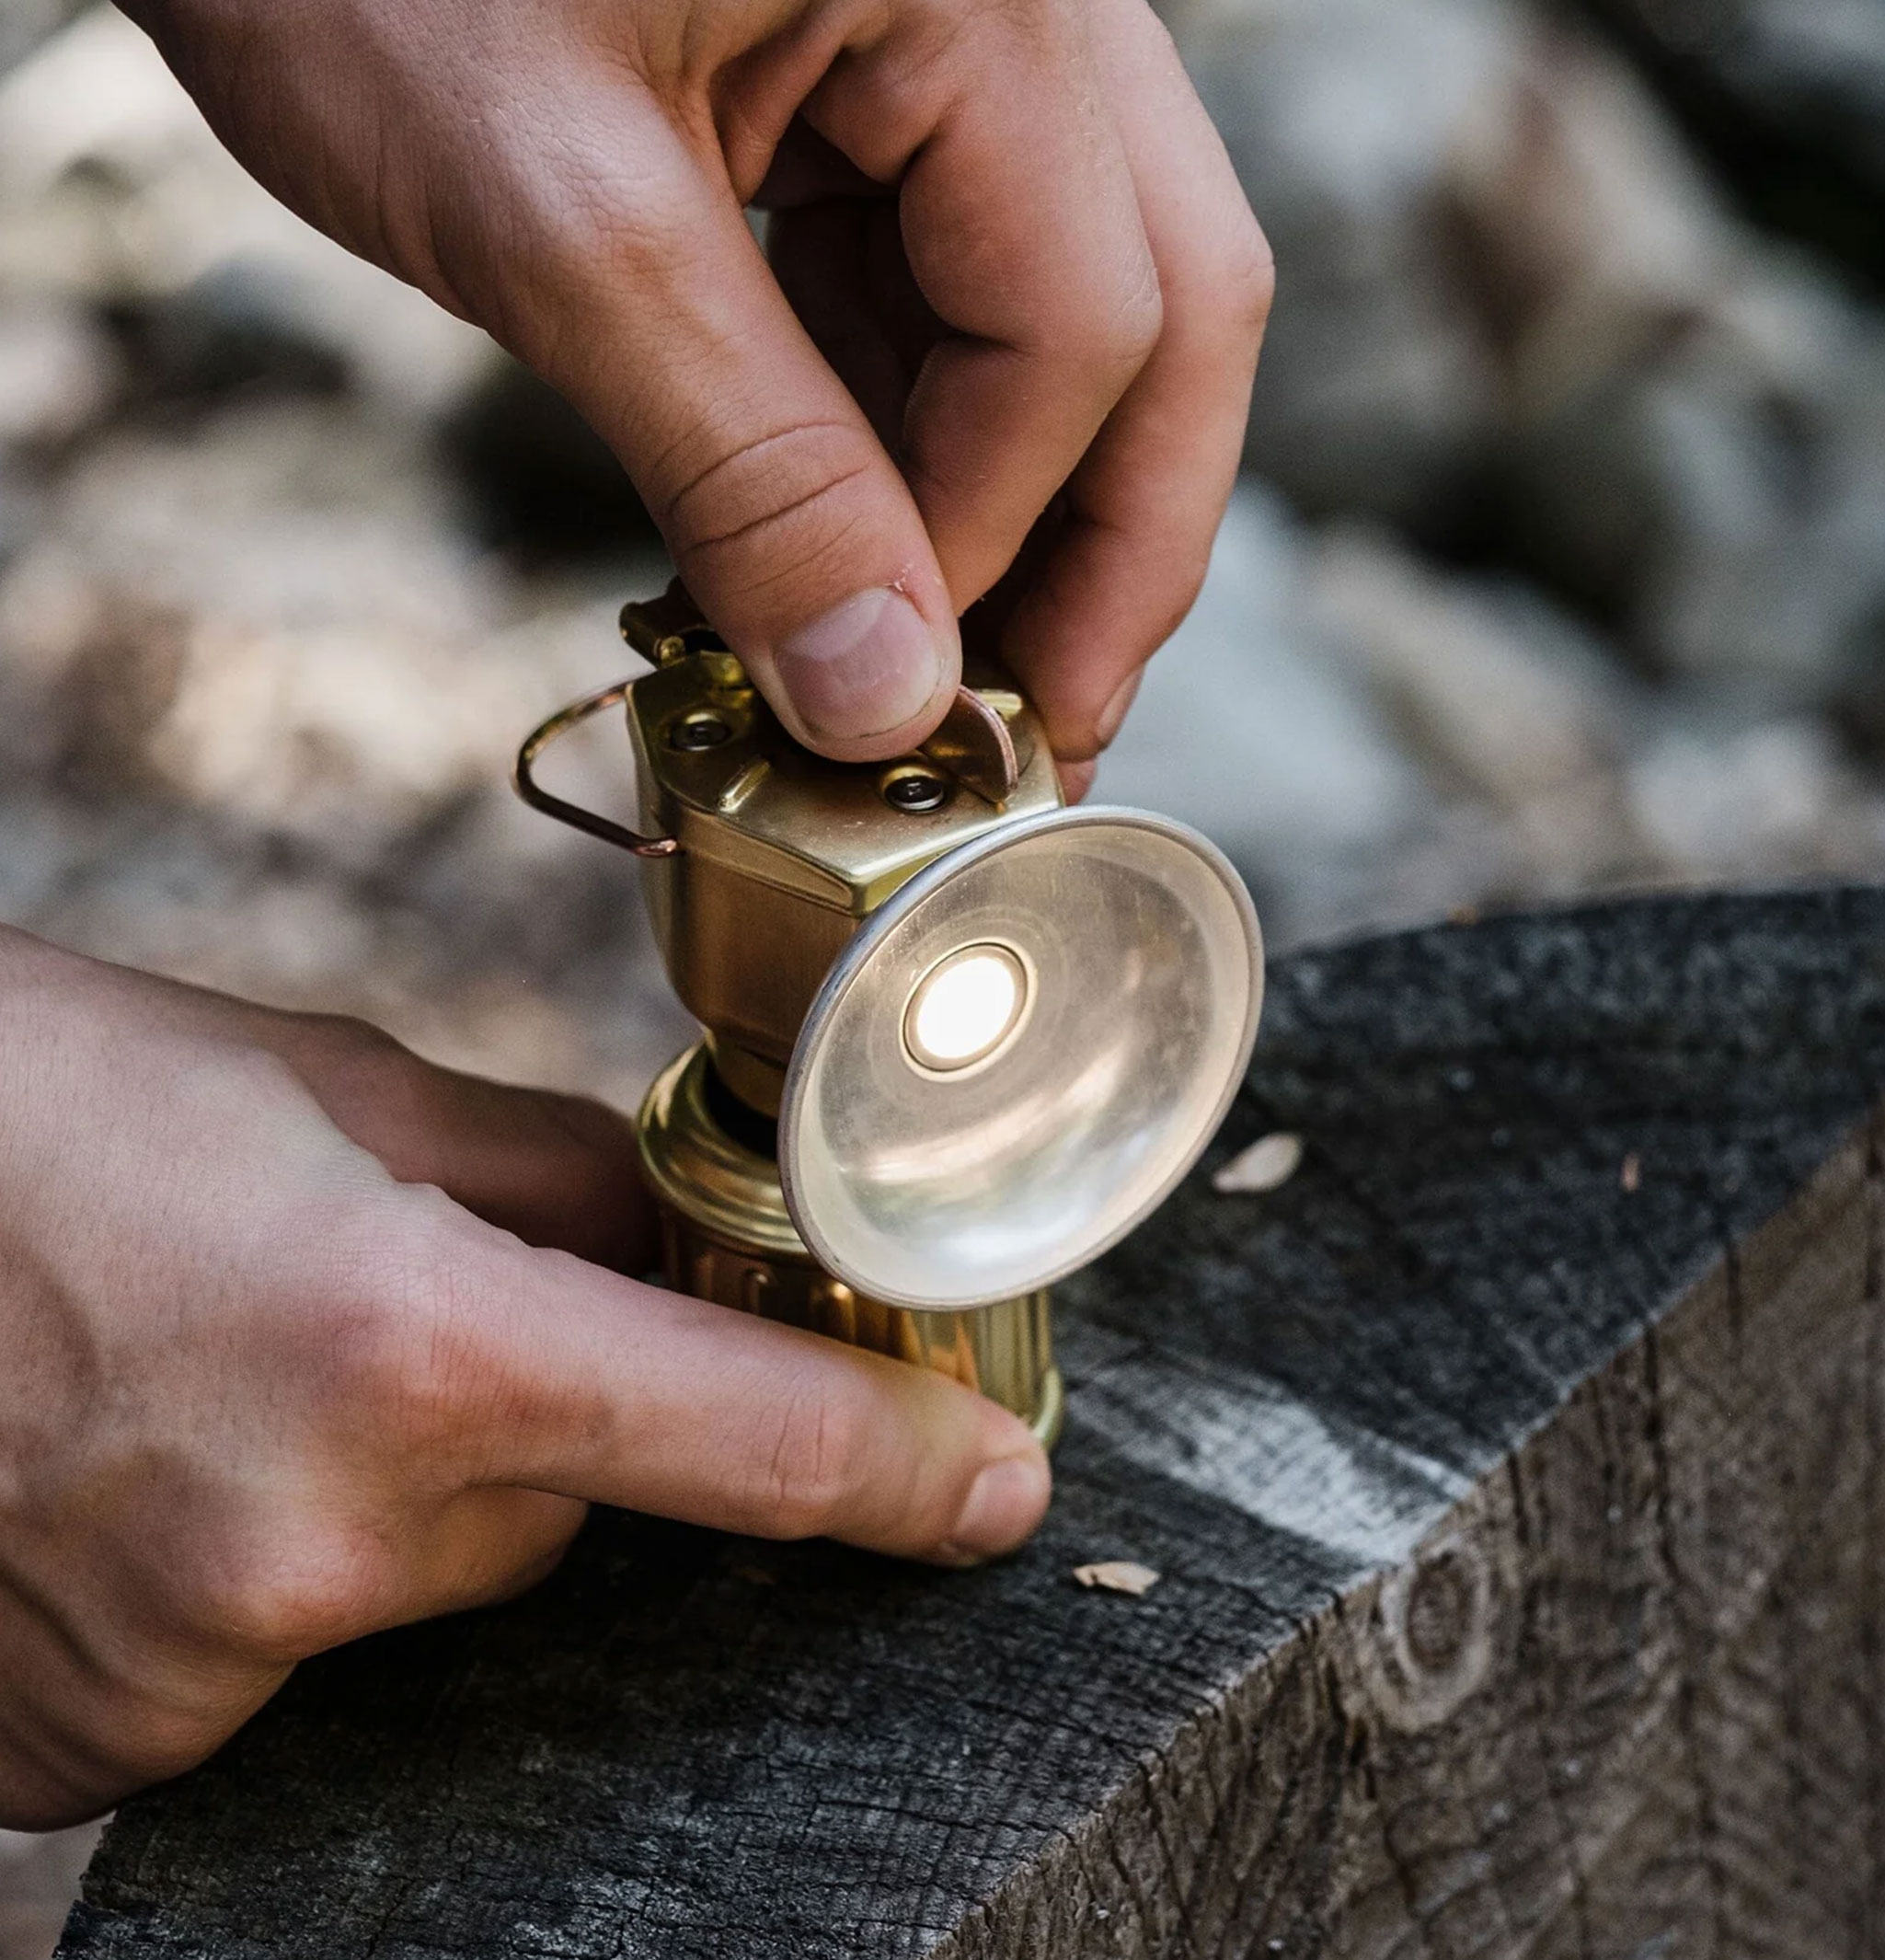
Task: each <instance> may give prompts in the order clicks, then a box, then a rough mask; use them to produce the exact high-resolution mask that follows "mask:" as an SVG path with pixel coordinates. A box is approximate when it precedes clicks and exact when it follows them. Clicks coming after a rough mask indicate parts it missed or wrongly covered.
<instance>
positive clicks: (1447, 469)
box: [1169, 0, 1885, 721]
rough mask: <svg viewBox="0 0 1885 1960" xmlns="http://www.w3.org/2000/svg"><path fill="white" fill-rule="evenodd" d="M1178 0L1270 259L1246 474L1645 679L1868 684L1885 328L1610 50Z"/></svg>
mask: <svg viewBox="0 0 1885 1960" xmlns="http://www.w3.org/2000/svg"><path fill="white" fill-rule="evenodd" d="M1169 11H1170V17H1171V22H1172V25H1173V28H1174V30H1175V32H1176V35H1177V38H1178V42H1179V46H1180V50H1181V52H1183V53H1184V54H1185V56H1186V58H1187V60H1188V62H1189V63H1190V65H1191V67H1192V69H1193V72H1194V73H1195V74H1196V75H1197V77H1198V80H1199V84H1200V86H1201V91H1202V93H1203V95H1204V96H1205V98H1206V100H1207V102H1208V103H1209V105H1210V106H1211V107H1212V109H1213V112H1214V113H1215V114H1216V115H1217V116H1218V118H1219V119H1220V122H1221V125H1222V126H1223V128H1224V133H1225V138H1226V141H1227V143H1228V144H1229V147H1230V150H1231V153H1232V156H1233V157H1234V158H1235V160H1236V163H1237V166H1238V167H1239V169H1240V171H1241V172H1242V175H1243V178H1244V181H1245V184H1246V187H1247V190H1248V191H1249V193H1250V195H1251V199H1252V202H1253V203H1254V204H1255V205H1256V207H1257V210H1258V212H1259V215H1260V216H1261V217H1262V218H1263V219H1264V221H1265V223H1266V224H1267V225H1269V227H1270V231H1271V234H1272V236H1273V237H1274V239H1275V241H1276V244H1277V247H1278V258H1279V265H1280V300H1279V306H1278V311H1277V321H1276V326H1275V329H1274V334H1273V339H1272V341H1271V345H1270V350H1269V352H1268V353H1267V354H1266V359H1265V368H1264V373H1263V374H1262V375H1261V376H1260V377H1259V386H1258V405H1257V411H1256V414H1255V416H1254V418H1253V421H1252V432H1251V442H1250V449H1249V456H1250V459H1251V461H1252V462H1253V464H1254V465H1255V466H1256V467H1258V468H1259V469H1261V470H1263V471H1264V472H1265V473H1267V474H1269V475H1270V476H1272V477H1273V478H1275V479H1276V480H1277V481H1278V482H1280V483H1281V484H1282V487H1283V488H1284V489H1285V490H1287V491H1288V493H1289V494H1290V496H1291V497H1292V498H1293V500H1294V501H1296V502H1298V503H1300V504H1302V505H1304V506H1305V507H1306V508H1307V509H1309V510H1311V511H1317V512H1320V511H1345V512H1354V513H1371V514H1374V515H1377V516H1384V517H1386V518H1388V519H1390V520H1392V521H1394V522H1395V523H1396V524H1397V525H1398V526H1399V527H1400V528H1401V529H1403V530H1404V531H1405V532H1407V533H1408V534H1409V535H1411V536H1414V537H1415V538H1416V539H1418V540H1419V541H1421V542H1423V543H1425V544H1427V545H1429V546H1431V547H1436V548H1440V549H1441V550H1442V551H1444V552H1445V553H1447V554H1449V555H1451V556H1455V557H1461V558H1472V559H1480V560H1491V561H1495V562H1502V563H1505V564H1507V565H1510V566H1511V567H1513V568H1515V569H1518V570H1521V571H1526V572H1530V573H1532V574H1534V575H1535V576H1536V577H1538V578H1539V579H1540V580H1542V581H1543V582H1545V583H1546V586H1547V587H1549V588H1550V589H1551V590H1553V591H1555V592H1556V593H1557V594H1560V595H1562V596H1563V597H1566V598H1568V599H1569V601H1570V602H1571V603H1572V604H1573V605H1577V606H1580V607H1582V608H1586V609H1588V610H1590V611H1591V612H1592V614H1593V615H1594V616H1595V617H1597V618H1598V619H1599V620H1601V621H1603V623H1604V624H1605V625H1606V626H1608V627H1609V628H1611V629H1612V630H1613V631H1614V632H1615V634H1616V635H1617V637H1618V638H1619V640H1620V641H1621V642H1622V643H1623V644H1624V645H1625V646H1626V647H1627V648H1628V650H1629V651H1631V652H1632V653H1634V654H1635V656H1636V657H1637V658H1638V659H1639V660H1640V661H1642V662H1643V663H1645V664H1647V665H1648V666H1649V667H1651V668H1653V669H1656V670H1659V671H1661V672H1662V673H1664V674H1672V675H1678V676H1680V675H1711V676H1715V677H1717V678H1718V679H1720V680H1721V681H1722V682H1723V683H1724V684H1727V685H1730V686H1734V687H1736V688H1737V689H1741V690H1742V691H1751V692H1753V693H1757V694H1758V693H1764V694H1765V695H1766V696H1767V697H1768V698H1769V699H1770V701H1771V702H1772V704H1773V706H1774V709H1775V710H1776V711H1780V710H1784V709H1787V708H1788V707H1789V706H1790V705H1799V704H1803V703H1807V702H1824V701H1826V700H1828V699H1833V698H1838V699H1845V698H1846V697H1847V696H1850V695H1856V696H1858V697H1860V698H1864V697H1866V696H1868V693H1869V691H1870V689H1871V688H1872V686H1874V685H1875V684H1874V683H1872V682H1870V681H1869V680H1868V677H1867V670H1868V663H1869V662H1870V658H1871V652H1872V651H1873V650H1875V649H1876V647H1877V644H1878V640H1879V621H1880V620H1881V618H1885V552H1881V551H1880V550H1879V545H1878V540H1879V537H1880V536H1885V441H1881V437H1880V428H1881V423H1885V411H1881V409H1880V406H1879V403H1880V396H1881V383H1880V380H1879V375H1880V373H1881V371H1885V332H1881V329H1880V327H1879V323H1878V321H1877V320H1876V319H1875V318H1874V317H1871V316H1870V315H1868V314H1867V313H1866V312H1865V311H1864V310H1863V309H1862V308H1860V307H1859V306H1856V305H1855V304H1854V302H1853V301H1852V300H1851V299H1850V298H1849V297H1848V296H1847V295H1845V294H1844V293H1843V292H1842V291H1841V290H1840V289H1839V288H1838V287H1837V286H1836V285H1835V284H1834V283H1833V282H1832V280H1831V279H1830V278H1829V277H1828V276H1827V275H1825V274H1823V273H1822V272H1819V271H1815V270H1814V269H1812V268H1811V267H1810V266H1809V265H1808V264H1807V263H1806V262H1805V261H1803V260H1801V259H1797V258H1795V257H1791V256H1789V255H1788V254H1787V252H1785V251H1783V250H1782V249H1780V248H1776V246H1774V245H1773V244H1771V243H1769V242H1767V241H1764V240H1763V239H1761V238H1759V237H1757V236H1755V235H1753V233H1751V232H1750V231H1749V230H1748V229H1747V228H1746V227H1745V225H1742V224H1741V222H1740V221H1739V220H1738V219H1737V218H1736V217H1735V216H1734V215H1733V213H1731V212H1730V210H1729V209H1728V207H1727V206H1726V204H1725V203H1724V202H1723V200H1722V199H1721V197H1720V196H1719V194H1718V192H1717V191H1716V190H1714V189H1713V188H1712V187H1711V186H1710V185H1709V183H1708V182H1707V179H1705V178H1704V177H1703V175H1702V174H1701V172H1700V171H1699V169H1698V168H1697V167H1696V165H1695V159H1694V157H1693V156H1692V155H1691V154H1690V153H1689V152H1688V151H1687V150H1686V149H1685V148H1684V144H1683V143H1682V142H1681V140H1680V139H1679V137H1678V136H1677V135H1676V133H1675V132H1674V130H1673V128H1672V124H1671V123H1670V121H1669V119H1668V118H1667V116H1666V115H1665V114H1664V113H1663V111H1662V110H1661V109H1660V108H1659V107H1658V105H1657V103H1656V101H1655V98H1653V97H1652V95H1651V94H1650V93H1649V90H1648V88H1647V87H1646V86H1645V85H1644V84H1643V83H1642V82H1641V81H1640V80H1639V79H1638V77H1636V76H1635V75H1633V74H1632V73H1631V72H1630V71H1629V70H1628V69H1627V67H1626V65H1625V64H1624V63H1623V62H1622V61H1621V59H1620V58H1619V57H1618V56H1617V55H1615V53H1614V52H1609V51H1607V50H1606V49H1604V48H1603V46H1601V45H1600V44H1598V43H1597V42H1596V41H1594V40H1592V38H1591V37H1590V36H1589V35H1588V34H1581V33H1578V32H1575V31H1570V30H1568V29H1565V28H1564V27H1563V26H1561V25H1559V24H1557V23H1555V22H1554V21H1553V20H1551V19H1549V18H1547V17H1546V16H1544V15H1543V14H1542V13H1540V12H1539V11H1537V10H1535V9H1534V8H1533V7H1531V6H1527V5H1525V4H1523V0H1173V4H1172V6H1171V7H1170V9H1169ZM1438 349H1444V350H1445V352H1444V356H1443V358H1441V357H1439V356H1437V355H1435V354H1434V350H1438ZM1851 711H1852V712H1853V713H1854V714H1855V715H1856V717H1857V718H1858V719H1861V720H1863V719H1865V715H1866V710H1865V709H1863V708H1857V707H1856V708H1854V709H1852V710H1851ZM1878 719H1879V720H1881V721H1885V714H1881V715H1879V717H1878Z"/></svg>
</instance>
